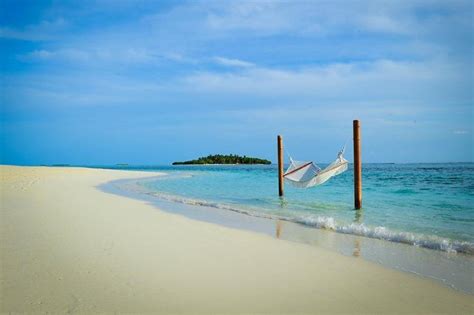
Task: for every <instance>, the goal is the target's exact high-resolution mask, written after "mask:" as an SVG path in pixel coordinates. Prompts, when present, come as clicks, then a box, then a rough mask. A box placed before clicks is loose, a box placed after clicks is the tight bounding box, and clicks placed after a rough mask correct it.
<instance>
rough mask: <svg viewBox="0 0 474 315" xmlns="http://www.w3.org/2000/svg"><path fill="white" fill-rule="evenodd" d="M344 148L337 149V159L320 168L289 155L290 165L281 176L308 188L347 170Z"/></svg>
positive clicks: (294, 184) (298, 185) (297, 185)
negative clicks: (295, 159)
mask: <svg viewBox="0 0 474 315" xmlns="http://www.w3.org/2000/svg"><path fill="white" fill-rule="evenodd" d="M343 154H344V149H342V150H341V151H339V153H338V154H337V159H336V160H335V161H334V162H332V163H331V164H329V165H328V166H327V167H326V168H325V169H321V168H320V167H319V166H317V165H316V164H314V163H313V162H299V161H294V160H293V159H292V158H291V157H290V166H289V167H288V169H287V170H286V172H285V174H283V177H284V178H285V180H286V181H288V182H289V183H290V184H292V185H293V186H295V187H299V188H309V187H313V186H316V185H321V184H322V183H324V182H326V181H327V180H328V179H330V178H331V177H333V176H336V175H339V174H341V173H343V172H345V171H346V170H347V166H348V161H347V160H346V159H345V158H344V157H343V156H342V155H343Z"/></svg>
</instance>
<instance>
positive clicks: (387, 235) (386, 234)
mask: <svg viewBox="0 0 474 315" xmlns="http://www.w3.org/2000/svg"><path fill="white" fill-rule="evenodd" d="M146 194H148V195H151V196H154V197H157V198H159V199H162V200H165V201H171V202H177V203H182V204H187V205H192V206H202V207H211V208H217V209H223V210H230V211H234V212H238V213H242V214H246V215H250V216H254V217H260V218H267V219H280V220H284V221H290V222H295V223H299V224H303V225H306V226H310V227H314V228H318V229H324V230H329V231H334V232H337V233H342V234H350V235H357V236H364V237H369V238H374V239H380V240H385V241H390V242H396V243H402V244H408V245H413V246H418V247H423V248H428V249H433V250H440V251H444V252H448V253H464V254H469V255H474V243H471V242H467V241H459V240H451V239H447V238H441V237H438V236H433V235H425V234H417V233H411V232H400V231H392V230H390V229H388V228H386V227H383V226H377V227H371V226H367V225H365V224H363V223H350V224H342V223H339V222H337V221H336V220H335V219H334V218H333V217H326V216H317V215H305V216H301V215H300V216H295V217H288V216H281V215H275V214H268V213H263V212H262V211H261V209H260V211H259V209H253V208H243V207H242V208H240V207H238V206H235V205H229V204H222V203H217V202H210V201H205V200H197V199H191V198H183V197H180V196H176V195H170V194H166V193H161V192H160V193H156V192H147V193H146Z"/></svg>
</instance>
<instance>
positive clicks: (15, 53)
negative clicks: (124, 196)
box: [0, 0, 474, 164]
mask: <svg viewBox="0 0 474 315" xmlns="http://www.w3.org/2000/svg"><path fill="white" fill-rule="evenodd" d="M0 44H1V50H0V53H1V66H2V68H1V75H0V76H1V87H0V89H1V95H0V97H1V108H0V111H1V118H0V119H1V120H0V124H1V135H0V145H1V157H0V158H1V163H6V164H50V163H71V164H114V163H131V164H132V163H133V164H166V163H169V162H172V161H175V160H185V159H192V158H195V157H198V156H201V155H207V154H210V153H237V154H247V155H253V156H258V157H263V158H268V159H270V160H272V161H275V142H276V135H277V134H279V133H281V134H282V135H283V136H284V141H285V147H286V148H287V149H288V151H289V152H290V153H291V155H292V156H294V157H295V158H298V159H312V160H315V161H317V162H327V161H330V160H332V159H333V158H334V157H335V155H336V153H337V151H338V150H339V148H340V147H341V146H342V145H344V143H346V142H347V143H348V150H349V154H347V155H348V158H349V159H350V160H351V154H350V150H352V147H351V145H350V143H351V137H352V134H351V133H352V120H353V119H357V118H358V119H360V120H361V122H362V136H363V143H362V146H363V147H362V150H363V161H365V162H446V161H473V155H474V140H473V134H472V132H473V121H474V116H473V100H474V97H473V71H474V70H473V61H472V55H473V6H472V1H429V0H425V1H378V0H377V1H316V0H315V1H189V2H187V1H181V2H180V1H120V0H118V1H117V0H114V1H112V0H98V1H88V0H85V1H6V0H2V1H1V2H0Z"/></svg>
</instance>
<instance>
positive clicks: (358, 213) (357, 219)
mask: <svg viewBox="0 0 474 315" xmlns="http://www.w3.org/2000/svg"><path fill="white" fill-rule="evenodd" d="M362 215H363V211H362V209H357V210H355V218H354V222H355V223H362V219H363V216H362Z"/></svg>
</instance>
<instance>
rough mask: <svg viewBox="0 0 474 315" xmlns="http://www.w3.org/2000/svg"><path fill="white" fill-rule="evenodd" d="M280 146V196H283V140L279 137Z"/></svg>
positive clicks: (278, 144)
mask: <svg viewBox="0 0 474 315" xmlns="http://www.w3.org/2000/svg"><path fill="white" fill-rule="evenodd" d="M277 146H278V195H279V196H280V197H281V196H283V140H282V138H281V136H280V135H278V137H277Z"/></svg>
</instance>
